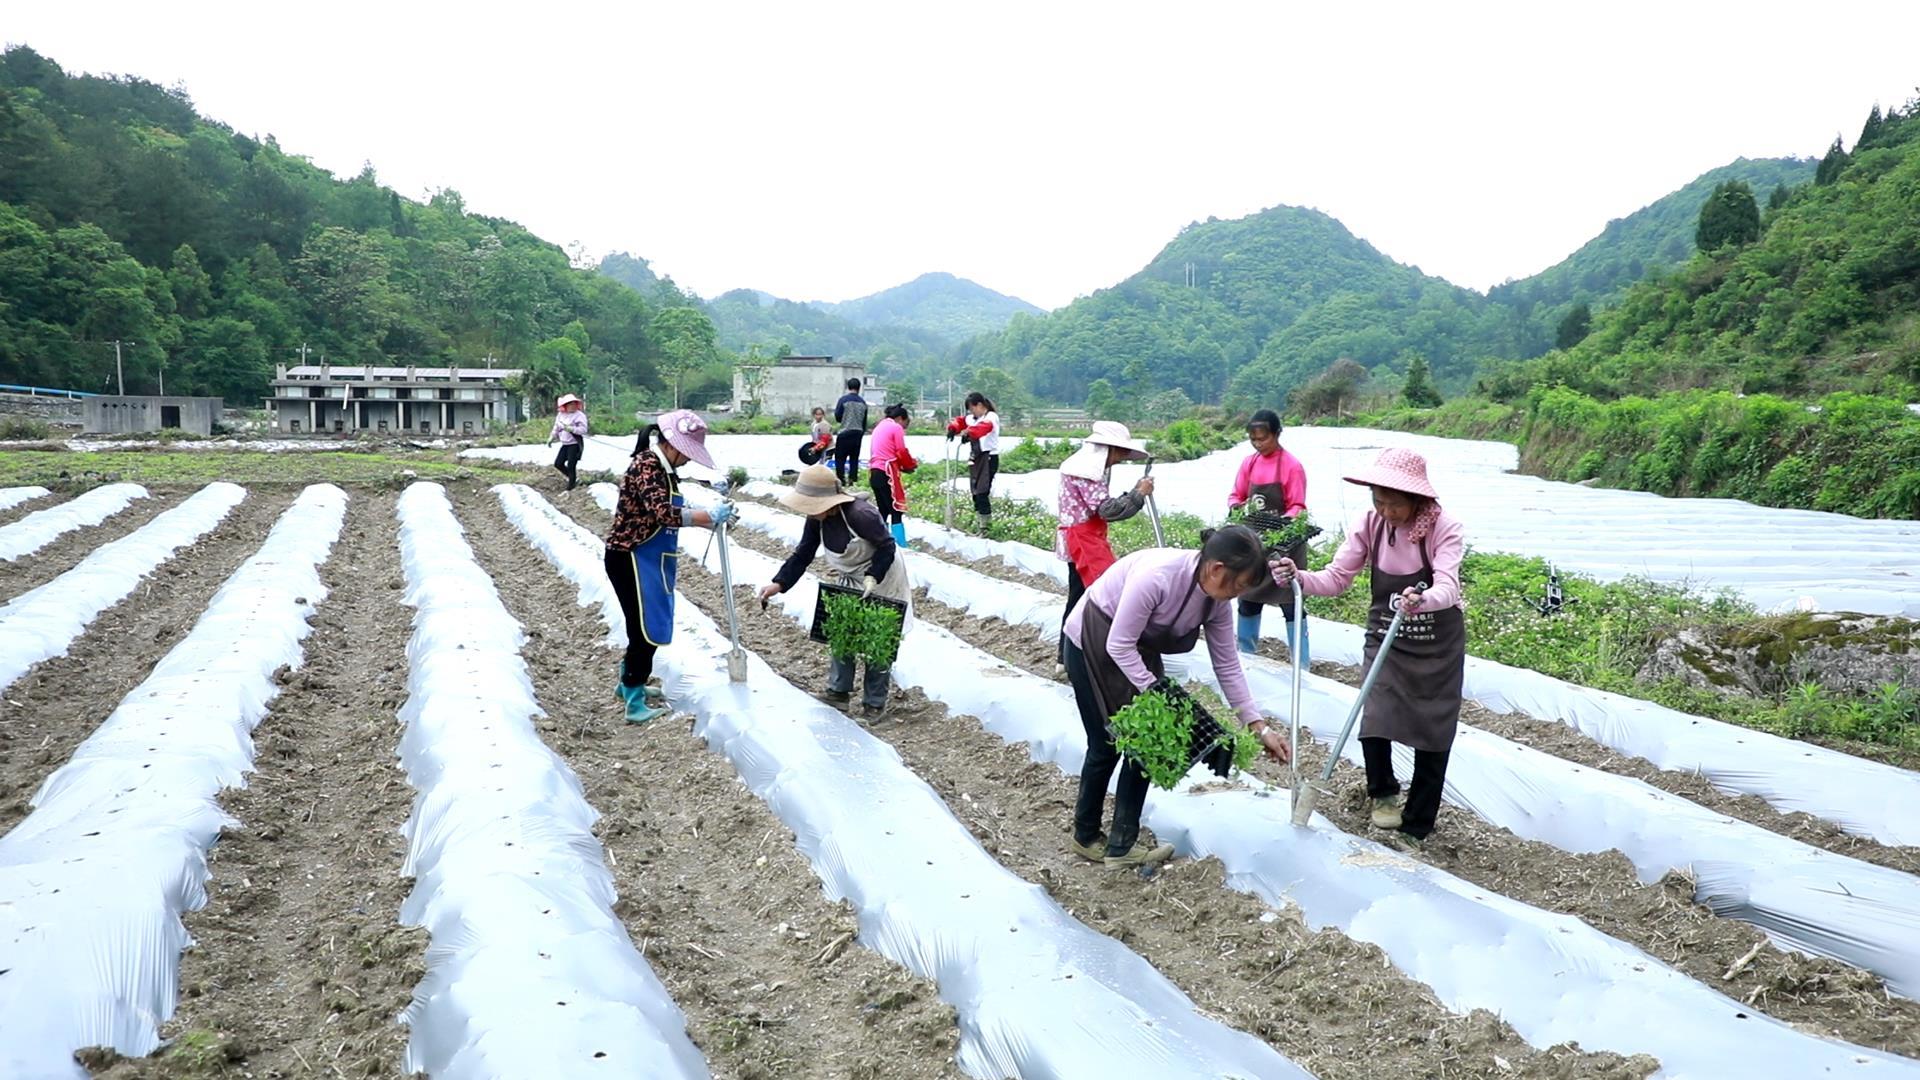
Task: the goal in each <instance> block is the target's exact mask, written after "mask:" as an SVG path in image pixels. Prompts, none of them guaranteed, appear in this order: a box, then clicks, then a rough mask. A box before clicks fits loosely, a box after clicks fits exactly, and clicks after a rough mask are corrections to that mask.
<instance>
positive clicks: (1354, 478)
mask: <svg viewBox="0 0 1920 1080" xmlns="http://www.w3.org/2000/svg"><path fill="white" fill-rule="evenodd" d="M1341 479H1343V480H1345V481H1346V482H1347V483H1349V484H1361V485H1363V486H1366V487H1383V488H1389V489H1391V490H1394V491H1402V492H1405V493H1407V494H1409V495H1423V496H1425V497H1427V498H1429V499H1438V498H1439V497H1440V493H1439V492H1437V491H1435V490H1433V484H1432V482H1431V481H1429V480H1428V479H1427V459H1426V458H1424V457H1421V456H1420V455H1419V454H1417V453H1415V452H1414V451H1412V450H1407V449H1404V448H1402V447H1398V446H1390V447H1388V448H1386V449H1385V450H1382V451H1380V456H1379V457H1377V458H1374V459H1373V464H1371V465H1369V466H1367V467H1366V468H1364V469H1360V470H1359V471H1357V472H1354V473H1353V474H1351V475H1349V476H1345V477H1342V478H1341Z"/></svg>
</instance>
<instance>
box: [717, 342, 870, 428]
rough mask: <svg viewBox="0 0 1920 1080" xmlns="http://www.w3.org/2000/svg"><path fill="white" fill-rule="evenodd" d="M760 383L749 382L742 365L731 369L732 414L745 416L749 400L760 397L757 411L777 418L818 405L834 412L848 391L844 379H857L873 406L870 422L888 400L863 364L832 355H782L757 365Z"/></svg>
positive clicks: (808, 412) (806, 411) (787, 417)
mask: <svg viewBox="0 0 1920 1080" xmlns="http://www.w3.org/2000/svg"><path fill="white" fill-rule="evenodd" d="M758 370H759V371H760V372H762V373H763V374H761V375H760V376H759V386H757V387H752V386H749V384H748V383H749V380H748V377H747V374H746V372H745V371H744V370H743V369H740V368H735V369H734V372H733V414H734V415H735V416H745V415H746V414H747V412H748V408H747V405H748V403H749V402H750V401H753V400H755V399H757V400H758V401H759V410H758V415H760V416H771V417H773V418H775V419H779V420H792V419H796V418H804V417H807V416H811V415H812V414H813V409H814V406H816V405H818V406H820V407H822V408H824V409H826V410H827V412H828V413H832V412H833V403H834V402H836V401H839V400H840V395H842V394H844V393H846V392H847V380H848V379H859V380H860V383H861V388H860V396H861V397H864V398H866V399H867V404H869V405H871V406H872V407H873V409H872V412H873V416H872V420H871V422H872V423H878V422H879V421H880V409H881V407H882V406H884V405H885V404H886V403H887V390H886V387H884V386H881V385H880V384H879V382H877V381H876V380H875V378H874V376H871V375H868V374H867V368H866V365H865V364H857V363H853V362H850V361H840V360H835V359H834V358H833V357H831V356H783V357H781V358H780V359H778V360H776V361H774V362H773V363H771V364H768V365H766V366H765V367H762V368H760V369H758Z"/></svg>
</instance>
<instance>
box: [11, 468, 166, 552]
mask: <svg viewBox="0 0 1920 1080" xmlns="http://www.w3.org/2000/svg"><path fill="white" fill-rule="evenodd" d="M39 490H41V491H45V490H46V489H45V488H41V489H39ZM146 497H147V489H146V488H143V487H141V486H140V485H139V484H107V485H105V486H103V487H97V488H94V489H93V490H92V491H87V492H83V493H81V494H79V495H76V496H74V497H73V498H71V499H69V500H67V501H66V502H63V503H61V504H60V505H58V506H49V507H47V508H46V509H45V510H35V511H34V512H33V513H31V514H28V515H27V516H26V517H23V518H21V519H20V520H19V521H16V522H14V523H13V524H11V525H4V526H0V562H11V561H13V560H15V559H19V558H23V557H25V556H28V555H31V554H33V553H34V552H36V551H39V550H40V549H41V548H43V547H46V546H47V545H48V544H51V543H53V542H54V541H55V540H57V539H59V538H60V537H61V536H64V535H66V534H67V533H70V532H72V531H73V530H75V529H84V528H87V527H89V526H92V525H98V524H100V523H101V522H103V521H105V520H107V519H108V518H110V517H112V516H113V515H115V514H117V513H119V512H120V511H122V510H125V509H126V508H127V504H129V503H131V502H133V500H135V499H144V498H146ZM0 509H5V507H0Z"/></svg>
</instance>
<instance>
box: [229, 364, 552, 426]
mask: <svg viewBox="0 0 1920 1080" xmlns="http://www.w3.org/2000/svg"><path fill="white" fill-rule="evenodd" d="M519 374H520V372H519V370H518V369H510V368H465V367H445V368H429V367H348V366H345V365H341V364H301V365H299V366H297V367H288V366H287V365H285V364H280V365H278V366H276V367H275V369H274V377H273V393H272V394H271V395H270V396H269V397H268V398H267V399H266V400H267V411H268V412H270V413H272V414H273V429H274V430H275V431H276V432H279V433H281V434H286V435H306V434H332V433H334V432H349V431H372V432H383V431H384V432H389V433H392V434H395V435H398V434H401V433H403V432H404V433H408V434H418V435H481V434H484V433H485V432H486V431H487V429H488V428H490V427H492V426H493V425H495V424H515V423H519V422H520V421H521V420H524V419H526V416H527V404H526V401H525V399H523V398H522V397H521V396H520V395H519V394H518V393H516V392H515V391H513V390H510V389H508V387H507V380H508V379H511V378H513V377H515V376H517V375H519Z"/></svg>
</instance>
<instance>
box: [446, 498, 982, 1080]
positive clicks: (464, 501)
mask: <svg viewBox="0 0 1920 1080" xmlns="http://www.w3.org/2000/svg"><path fill="white" fill-rule="evenodd" d="M542 494H544V495H551V493H550V492H544V491H543V492H542ZM456 502H457V507H458V513H459V517H460V521H461V524H462V525H463V526H465V528H466V529H467V540H468V543H470V544H471V545H472V546H473V548H474V552H475V554H476V556H477V557H478V558H479V559H480V562H481V565H482V566H484V567H485V568H486V570H487V572H488V573H490V574H492V575H493V578H494V581H495V583H496V585H497V586H498V587H499V590H500V594H501V597H502V599H503V600H504V601H505V603H506V605H507V609H508V610H509V611H511V612H512V613H513V616H514V618H516V619H518V620H520V622H521V624H522V625H523V626H525V627H526V628H527V633H528V641H527V643H526V645H525V647H524V648H523V649H522V655H524V656H525V657H526V660H527V666H528V668H529V670H530V671H531V672H532V675H533V680H534V686H535V689H536V690H537V691H538V693H539V698H540V703H541V706H542V707H543V708H544V709H546V711H547V713H548V718H547V719H546V720H544V721H542V722H541V727H542V731H543V737H544V738H545V739H546V740H547V744H548V745H549V746H552V747H553V748H554V750H555V751H557V752H558V753H559V754H560V755H561V757H563V758H565V759H566V761H567V763H568V764H569V765H571V766H572V767H573V769H574V771H575V772H576V773H578V774H579V776H580V779H581V782H582V783H583V784H584V785H585V787H586V794H587V800H588V802H590V803H591V804H592V805H593V806H594V807H595V808H596V809H597V810H599V811H600V813H601V815H602V817H601V819H600V821H599V823H598V825H597V826H596V827H595V832H596V834H597V835H598V836H599V837H600V839H601V842H602V843H603V844H605V845H606V848H607V853H608V857H609V860H610V862H611V863H612V867H613V872H614V878H615V882H616V884H617V885H618V888H619V891H620V896H621V899H620V901H619V903H618V904H617V906H616V907H615V911H616V913H617V914H618V915H619V916H620V918H621V920H622V921H623V922H624V923H625V924H626V927H627V931H628V933H629V934H631V935H632V937H633V940H634V943H635V944H636V945H637V946H638V947H639V948H640V951H641V952H642V954H644V955H645V956H646V958H647V962H648V963H649V964H651V965H652V966H653V969H654V971H655V972H656V973H657V974H658V975H659V976H660V978H661V979H662V981H664V982H665V983H666V986H667V989H668V990H669V992H671V993H672V995H673V999H674V1001H675V1002H676V1003H678V1004H679V1006H680V1008H681V1009H682V1010H683V1011H684V1012H685V1013H686V1016H687V1029H688V1034H690V1035H691V1036H692V1037H693V1040H694V1042H695V1043H696V1044H698V1045H699V1047H700V1050H701V1052H702V1053H703V1054H705V1055H706V1057H707V1059H708V1062H709V1064H710V1065H711V1066H712V1068H713V1071H714V1074H715V1075H716V1076H719V1077H739V1078H751V1080H760V1078H773V1077H788V1076H832V1077H853V1078H875V1080H878V1078H881V1077H886V1078H893V1077H903V1078H908V1080H918V1078H932V1077H941V1078H945V1077H957V1076H960V1075H961V1074H960V1073H959V1072H958V1070H957V1069H955V1067H954V1066H953V1065H952V1058H953V1053H954V1050H955V1048H956V1046H957V1045H958V1030H957V1028H956V1026H955V1018H954V1013H953V1009H952V1008H951V1007H949V1006H948V1005H946V1004H945V1003H944V1002H942V1001H941V1000H940V999H939V997H938V993H937V991H936V990H935V988H934V986H933V985H932V984H931V983H930V982H928V981H927V980H924V979H920V978H917V977H915V976H913V975H911V974H909V973H908V972H907V971H905V970H904V969H902V968H899V967H896V966H894V965H893V964H892V963H890V962H888V961H887V960H885V959H884V958H882V957H881V956H880V955H879V954H877V953H873V952H870V951H868V950H866V949H864V948H861V947H860V946H859V945H858V944H857V943H856V942H855V941H854V936H855V932H856V925H857V924H856V922H855V919H854V915H853V912H852V910H851V909H850V908H849V907H848V906H847V905H846V904H844V903H839V904H834V903H828V902H827V900H826V899H825V897H824V896H823V895H822V893H821V887H820V881H819V879H817V878H816V877H814V875H813V871H812V870H811V868H810V867H809V866H808V865H807V862H806V860H805V859H804V858H802V857H801V855H800V854H799V852H798V851H797V850H796V849H795V846H794V845H795V839H794V836H793V833H792V832H791V831H789V830H788V829H787V827H786V826H785V825H783V824H781V823H780V821H779V819H778V818H776V817H774V815H773V813H772V812H771V811H770V810H768V809H767V807H766V805H765V804H763V803H762V802H761V801H760V800H759V799H758V798H756V797H755V796H754V795H753V793H752V792H750V791H748V790H747V789H746V787H745V786H744V785H742V784H741V783H740V781H739V779H738V778H737V777H736V776H735V774H734V772H733V769H732V767H731V766H730V765H729V764H728V763H727V761H726V759H725V758H723V757H721V756H720V755H718V754H716V753H714V752H713V751H711V750H709V749H707V746H706V743H705V742H704V741H703V740H701V739H699V738H696V737H695V736H694V735H693V734H692V731H691V725H690V722H689V719H688V718H687V717H685V716H674V717H671V718H669V719H667V720H664V721H658V722H655V723H653V724H650V725H648V726H646V727H644V728H634V727H629V726H627V725H626V724H625V723H624V722H623V721H622V719H621V707H620V705H619V702H618V701H617V700H616V698H615V695H614V690H613V684H614V679H615V674H616V672H617V671H618V666H619V658H618V654H616V653H614V652H613V651H611V650H609V649H607V648H606V647H605V646H603V645H602V643H601V642H602V640H603V635H604V631H605V627H604V625H603V624H602V623H601V621H600V618H599V613H598V612H597V611H589V610H587V609H585V608H580V607H577V606H576V605H575V604H574V597H575V596H576V589H575V587H574V586H573V585H572V583H570V582H568V581H567V580H566V579H564V578H563V577H561V576H560V574H559V573H558V571H556V570H554V569H553V568H552V566H551V565H549V564H548V563H547V562H546V561H545V560H544V559H543V558H541V557H540V556H539V555H538V554H537V553H536V552H534V551H533V550H532V548H530V547H529V546H528V545H527V543H526V541H525V540H524V539H522V538H521V536H520V535H519V533H518V532H517V531H516V530H515V529H514V528H513V526H512V525H511V524H509V523H508V521H507V519H506V516H505V515H504V514H503V513H502V512H501V510H500V508H499V503H498V501H497V500H496V499H495V498H494V496H493V495H492V494H491V493H490V492H487V491H485V490H484V489H479V488H475V489H473V490H472V491H468V492H461V493H457V494H456ZM556 502H557V503H558V504H559V505H562V506H563V507H565V508H566V509H568V510H570V511H572V512H575V513H580V514H582V520H583V521H584V522H586V523H587V524H588V526H589V527H590V528H593V529H595V530H596V531H599V530H600V529H602V528H603V527H604V525H605V522H606V515H604V514H602V513H601V512H600V511H599V510H598V508H597V507H595V506H594V504H593V502H592V501H591V499H589V498H587V497H586V492H585V491H584V490H580V491H576V492H575V493H573V495H572V496H570V497H568V498H567V499H565V500H556ZM583 508H584V509H583Z"/></svg>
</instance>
